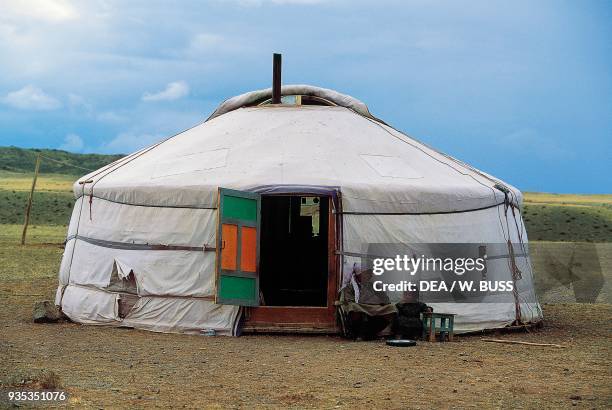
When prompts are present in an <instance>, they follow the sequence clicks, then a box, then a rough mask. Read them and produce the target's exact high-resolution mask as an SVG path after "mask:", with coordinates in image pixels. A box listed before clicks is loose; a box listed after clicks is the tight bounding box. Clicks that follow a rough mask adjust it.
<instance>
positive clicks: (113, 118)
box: [96, 111, 126, 123]
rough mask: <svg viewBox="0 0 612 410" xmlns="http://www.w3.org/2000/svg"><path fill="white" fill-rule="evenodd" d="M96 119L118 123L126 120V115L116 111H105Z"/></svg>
mask: <svg viewBox="0 0 612 410" xmlns="http://www.w3.org/2000/svg"><path fill="white" fill-rule="evenodd" d="M96 120H98V121H101V122H110V123H118V122H123V121H125V120H126V118H125V116H123V115H121V114H117V113H116V112H114V111H104V112H101V113H99V114H98V115H96Z"/></svg>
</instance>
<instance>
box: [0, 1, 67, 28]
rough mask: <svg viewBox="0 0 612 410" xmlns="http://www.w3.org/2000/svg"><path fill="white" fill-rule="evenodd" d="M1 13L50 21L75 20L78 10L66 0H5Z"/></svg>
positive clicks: (0, 6) (1, 6)
mask: <svg viewBox="0 0 612 410" xmlns="http://www.w3.org/2000/svg"><path fill="white" fill-rule="evenodd" d="M0 13H1V14H3V15H5V16H7V15H8V16H11V15H12V16H14V17H17V18H30V19H32V20H38V21H43V22H49V23H60V22H64V21H70V20H75V19H77V18H78V17H79V13H78V12H77V10H76V9H75V8H74V7H73V6H72V5H71V4H70V3H69V2H68V1H66V0H3V2H2V4H1V5H0Z"/></svg>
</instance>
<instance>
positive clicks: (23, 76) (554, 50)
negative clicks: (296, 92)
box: [0, 0, 612, 193]
mask: <svg viewBox="0 0 612 410" xmlns="http://www.w3.org/2000/svg"><path fill="white" fill-rule="evenodd" d="M177 4H178V5H179V6H177ZM610 21H612V2H610V1H605V0H598V1H589V0H584V1H562V0H557V1H526V2H522V1H503V2H500V1H477V0H471V1H465V2H460V1H419V0H414V1H389V2H383V1H376V2H365V1H364V2H355V1H325V0H269V1H268V0H235V1H230V0H227V1H222V0H216V1H209V2H202V1H194V2H191V1H181V2H170V1H167V2H161V1H95V0H90V1H78V2H77V1H74V2H70V1H68V0H65V1H64V0H62V1H60V0H40V1H26V0H21V1H12V0H3V1H2V2H0V67H2V68H1V73H2V74H1V75H0V126H1V128H0V145H16V146H21V147H49V148H61V149H65V150H69V151H73V152H104V153H129V152H131V151H133V150H135V149H137V148H140V147H142V146H144V145H148V144H150V143H152V142H155V141H157V140H159V139H161V138H162V137H164V136H167V135H170V134H174V133H176V132H178V131H181V130H183V129H186V128H188V127H190V126H192V125H194V124H196V123H199V122H201V121H202V120H203V119H205V118H206V117H207V116H208V114H210V112H212V111H213V110H214V108H215V107H216V106H217V105H218V104H219V103H220V102H221V101H223V100H224V99H226V98H228V97H231V96H233V95H236V94H240V93H243V92H246V91H250V90H253V89H259V88H265V87H269V86H270V83H271V60H272V56H271V55H272V53H273V52H282V53H283V82H284V83H308V84H313V85H319V86H323V87H328V88H333V89H336V90H338V91H340V92H344V93H347V94H350V95H353V96H355V97H357V98H359V99H361V100H362V101H364V102H366V104H368V106H369V108H370V111H372V112H373V113H374V114H375V115H377V116H379V117H380V118H382V119H384V120H385V121H387V122H388V123H390V124H392V125H393V126H395V127H396V128H398V129H400V130H402V131H404V132H406V133H408V134H410V135H412V136H414V137H416V138H417V139H420V140H423V141H425V142H427V143H429V144H431V145H433V146H435V147H437V148H438V149H441V150H443V151H446V152H447V153H449V154H451V155H453V156H455V157H458V158H460V159H462V160H464V161H466V162H469V163H471V164H473V165H475V166H477V167H479V168H481V169H483V170H484V171H487V172H489V173H492V174H494V175H496V176H498V177H501V178H503V179H505V180H506V181H508V182H509V183H512V184H514V185H516V186H518V187H519V188H521V189H523V190H527V191H548V192H584V193H611V192H612V178H611V177H610V175H612V24H611V23H610ZM373 143H375V141H373Z"/></svg>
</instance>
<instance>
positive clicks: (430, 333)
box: [421, 312, 455, 342]
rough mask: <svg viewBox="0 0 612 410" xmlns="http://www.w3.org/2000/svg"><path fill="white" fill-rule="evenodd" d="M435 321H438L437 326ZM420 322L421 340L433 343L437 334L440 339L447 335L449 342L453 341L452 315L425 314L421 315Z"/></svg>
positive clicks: (453, 317)
mask: <svg viewBox="0 0 612 410" xmlns="http://www.w3.org/2000/svg"><path fill="white" fill-rule="evenodd" d="M436 319H439V323H440V324H439V325H438V324H437V323H436ZM421 320H422V321H423V340H428V341H430V342H435V341H436V333H439V334H440V335H441V337H444V335H445V334H446V335H448V341H449V342H452V341H453V326H454V324H455V314H454V313H434V312H425V313H421Z"/></svg>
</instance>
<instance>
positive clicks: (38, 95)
mask: <svg viewBox="0 0 612 410" xmlns="http://www.w3.org/2000/svg"><path fill="white" fill-rule="evenodd" d="M2 102H4V103H5V104H7V105H10V106H11V107H14V108H19V109H21V110H55V109H58V108H60V107H61V106H62V103H61V102H60V101H59V100H57V99H56V98H54V97H52V96H50V95H49V94H46V93H45V92H44V91H43V90H41V89H40V88H38V87H34V86H33V85H26V86H25V87H23V88H22V89H21V90H17V91H13V92H10V93H8V94H7V95H6V97H4V98H3V99H2Z"/></svg>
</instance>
